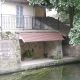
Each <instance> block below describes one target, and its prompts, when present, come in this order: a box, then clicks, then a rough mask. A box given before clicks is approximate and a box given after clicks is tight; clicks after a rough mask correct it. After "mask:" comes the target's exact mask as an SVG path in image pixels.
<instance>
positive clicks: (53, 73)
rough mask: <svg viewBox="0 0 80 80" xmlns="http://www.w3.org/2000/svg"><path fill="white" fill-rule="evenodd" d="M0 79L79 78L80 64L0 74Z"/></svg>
mask: <svg viewBox="0 0 80 80" xmlns="http://www.w3.org/2000/svg"><path fill="white" fill-rule="evenodd" d="M0 80H80V64H71V65H65V66H60V67H57V66H56V67H47V68H41V69H35V70H28V71H23V72H17V73H12V74H5V75H0Z"/></svg>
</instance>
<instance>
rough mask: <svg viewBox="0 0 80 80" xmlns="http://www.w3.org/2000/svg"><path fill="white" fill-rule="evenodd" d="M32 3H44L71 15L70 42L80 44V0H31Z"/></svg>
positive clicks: (48, 6)
mask: <svg viewBox="0 0 80 80" xmlns="http://www.w3.org/2000/svg"><path fill="white" fill-rule="evenodd" d="M29 3H30V5H36V4H38V5H43V6H46V7H47V8H50V9H51V8H55V9H56V10H57V12H58V13H59V14H61V15H62V18H63V19H64V15H63V14H66V15H69V21H70V27H71V28H72V27H73V28H72V29H71V30H70V33H69V38H70V44H72V45H76V44H80V41H79V40H80V36H79V35H80V26H79V24H80V16H79V14H78V13H79V10H80V0H29Z"/></svg>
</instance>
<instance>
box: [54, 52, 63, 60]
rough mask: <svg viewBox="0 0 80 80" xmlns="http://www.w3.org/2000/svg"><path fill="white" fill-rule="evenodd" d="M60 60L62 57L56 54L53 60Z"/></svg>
mask: <svg viewBox="0 0 80 80" xmlns="http://www.w3.org/2000/svg"><path fill="white" fill-rule="evenodd" d="M61 58H62V56H61V55H60V54H59V53H57V54H56V56H55V57H54V59H56V60H58V59H61Z"/></svg>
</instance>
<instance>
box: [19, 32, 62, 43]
mask: <svg viewBox="0 0 80 80" xmlns="http://www.w3.org/2000/svg"><path fill="white" fill-rule="evenodd" d="M20 36H21V39H22V40H23V42H40V41H54V40H63V37H62V35H61V34H60V33H59V32H46V33H44V32H41V33H40V32H37V33H35V32H34V33H33V32H32V33H20Z"/></svg>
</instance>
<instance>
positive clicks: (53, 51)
mask: <svg viewBox="0 0 80 80" xmlns="http://www.w3.org/2000/svg"><path fill="white" fill-rule="evenodd" d="M20 44H21V53H22V54H24V52H25V50H30V51H31V50H32V49H34V55H33V57H32V59H37V58H44V57H48V58H50V57H53V58H58V57H59V58H62V56H63V55H62V45H61V41H50V42H32V43H23V41H22V40H20ZM26 58H27V57H26ZM22 59H23V57H22Z"/></svg>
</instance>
